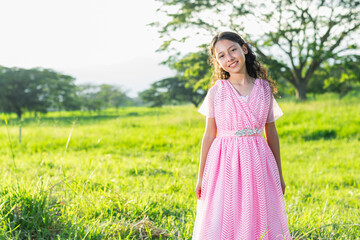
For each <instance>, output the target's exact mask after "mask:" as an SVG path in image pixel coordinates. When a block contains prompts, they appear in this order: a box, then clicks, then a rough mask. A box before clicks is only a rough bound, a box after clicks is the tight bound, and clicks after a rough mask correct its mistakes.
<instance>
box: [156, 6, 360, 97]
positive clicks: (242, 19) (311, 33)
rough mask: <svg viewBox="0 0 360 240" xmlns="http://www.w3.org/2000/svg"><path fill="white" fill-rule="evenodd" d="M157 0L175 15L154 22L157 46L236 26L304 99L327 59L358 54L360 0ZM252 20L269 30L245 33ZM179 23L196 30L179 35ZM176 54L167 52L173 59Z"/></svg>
mask: <svg viewBox="0 0 360 240" xmlns="http://www.w3.org/2000/svg"><path fill="white" fill-rule="evenodd" d="M158 1H159V2H161V3H162V4H163V5H162V6H161V7H160V8H159V9H158V11H162V12H164V13H165V14H166V15H167V16H169V17H170V19H171V20H169V21H168V22H166V23H160V22H153V23H151V24H150V25H152V26H155V27H158V28H159V30H158V32H159V34H160V37H161V38H164V42H163V44H162V45H161V46H160V47H159V49H158V51H169V50H171V49H172V48H171V45H172V43H173V42H185V41H186V40H187V39H188V38H190V37H193V36H195V35H200V34H202V35H203V36H206V37H208V38H204V39H208V41H207V42H210V40H211V37H212V36H213V35H215V34H216V33H218V32H220V29H229V30H232V31H235V32H238V33H239V34H240V35H241V36H242V37H244V39H245V40H246V41H247V42H251V43H252V44H253V46H254V47H255V51H256V53H257V55H258V57H259V58H260V59H261V60H262V61H263V62H264V63H265V64H266V65H267V67H268V69H269V73H270V75H271V76H272V77H273V78H276V79H275V80H280V81H286V82H288V83H289V84H291V85H292V86H293V87H294V88H295V90H296V96H297V97H298V98H299V99H300V100H306V92H307V86H308V84H309V82H310V80H311V79H312V78H313V77H314V73H315V72H316V71H317V70H319V69H320V68H321V67H323V66H324V63H325V62H326V63H331V60H333V59H337V60H339V59H340V60H341V59H345V58H346V57H347V56H351V55H352V56H357V55H359V51H358V40H357V38H358V36H359V29H360V1H359V0H355V1H354V0H315V1H313V0H304V1H291V0H269V1H264V0H262V1H256V2H249V1H241V0H235V1H229V0H225V1H220V0H195V1H194V0H185V1H183V0H158ZM249 20H253V21H256V22H257V23H258V24H259V25H258V26H263V29H265V30H263V32H262V33H261V34H258V35H255V34H246V33H245V32H244V29H245V26H246V24H247V23H248V21H249ZM181 29H192V32H191V33H190V34H189V35H185V36H181V37H180V38H175V37H174V35H175V33H177V31H178V30H181ZM176 55H179V54H175V55H173V56H171V57H170V58H169V63H170V64H172V63H173V62H174V56H176ZM170 60H172V61H170ZM325 65H326V64H325Z"/></svg>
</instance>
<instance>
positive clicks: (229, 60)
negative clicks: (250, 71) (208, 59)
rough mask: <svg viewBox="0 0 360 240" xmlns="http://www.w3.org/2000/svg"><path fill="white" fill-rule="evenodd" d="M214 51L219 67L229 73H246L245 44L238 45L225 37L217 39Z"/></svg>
mask: <svg viewBox="0 0 360 240" xmlns="http://www.w3.org/2000/svg"><path fill="white" fill-rule="evenodd" d="M214 50H215V51H214V52H215V57H216V60H217V62H218V63H219V65H220V67H221V68H222V69H224V70H225V71H226V72H228V73H229V74H230V75H231V73H246V66H245V54H247V53H248V50H247V47H246V44H243V46H241V47H240V45H239V44H238V43H237V42H233V41H230V40H227V39H222V40H220V41H218V42H217V43H216V44H215V46H214Z"/></svg>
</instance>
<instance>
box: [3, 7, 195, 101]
mask: <svg viewBox="0 0 360 240" xmlns="http://www.w3.org/2000/svg"><path fill="white" fill-rule="evenodd" d="M159 6H160V3H158V2H156V1H154V0H141V1H120V0H76V1H74V0H32V1H28V0H12V1H1V2H0V22H1V30H0V31H1V38H0V65H2V66H5V67H21V68H33V67H42V68H51V69H53V70H55V71H58V72H61V73H64V74H68V75H71V76H73V77H75V78H76V84H82V83H94V84H103V83H106V84H112V85H118V86H121V87H122V88H123V89H124V90H126V92H127V94H128V96H130V97H135V96H137V93H138V92H139V91H143V90H145V89H147V88H149V86H150V84H151V83H152V82H155V81H158V80H161V79H163V78H166V77H171V76H173V75H174V74H175V72H174V71H173V70H171V69H169V68H168V67H167V66H164V65H160V64H159V63H160V62H161V61H164V60H165V59H167V58H168V55H169V53H166V52H163V53H158V52H155V51H156V49H158V48H159V46H160V45H161V43H162V39H160V38H159V34H158V33H157V29H156V28H154V27H150V26H147V24H148V23H150V22H153V21H158V20H160V21H164V20H166V19H167V18H166V16H164V15H161V14H159V13H156V9H157V8H158V7H159ZM190 49H191V48H189V49H187V50H186V49H184V51H189V50H190Z"/></svg>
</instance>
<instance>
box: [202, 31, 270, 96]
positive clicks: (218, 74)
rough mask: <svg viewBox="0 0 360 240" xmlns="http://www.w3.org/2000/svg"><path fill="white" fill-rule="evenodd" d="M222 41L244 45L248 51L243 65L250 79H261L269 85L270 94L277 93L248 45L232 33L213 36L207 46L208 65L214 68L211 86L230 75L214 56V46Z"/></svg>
mask: <svg viewBox="0 0 360 240" xmlns="http://www.w3.org/2000/svg"><path fill="white" fill-rule="evenodd" d="M223 39H227V40H230V41H233V42H236V43H238V44H239V45H240V47H242V46H243V44H246V47H247V49H248V53H247V54H245V65H246V70H247V72H248V74H249V76H250V77H253V78H261V79H264V80H266V81H268V82H269V85H270V87H271V90H272V93H273V94H276V93H277V87H276V83H275V81H274V80H272V79H270V78H269V76H268V74H267V71H266V69H265V68H264V67H263V66H262V65H261V64H260V62H259V61H258V60H257V59H256V55H255V53H254V52H253V51H252V50H251V48H250V46H249V44H247V43H246V42H245V41H244V40H243V39H242V38H241V37H240V36H239V35H238V34H237V33H234V32H220V33H218V34H216V35H215V36H214V38H213V39H212V41H211V43H210V46H209V50H210V51H209V52H210V54H209V55H210V56H209V63H210V65H212V66H213V67H214V71H213V75H212V79H211V85H214V84H215V82H216V80H218V79H228V78H229V77H230V74H229V73H228V72H227V71H225V70H224V69H222V68H221V66H220V65H219V63H218V61H217V60H216V56H215V44H216V43H217V42H218V41H220V40H223Z"/></svg>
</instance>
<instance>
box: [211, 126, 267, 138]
mask: <svg viewBox="0 0 360 240" xmlns="http://www.w3.org/2000/svg"><path fill="white" fill-rule="evenodd" d="M217 136H218V137H225V136H227V137H235V136H238V137H248V136H260V137H262V132H261V130H259V129H257V128H255V129H252V128H244V129H242V130H219V131H218V135H217Z"/></svg>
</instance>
